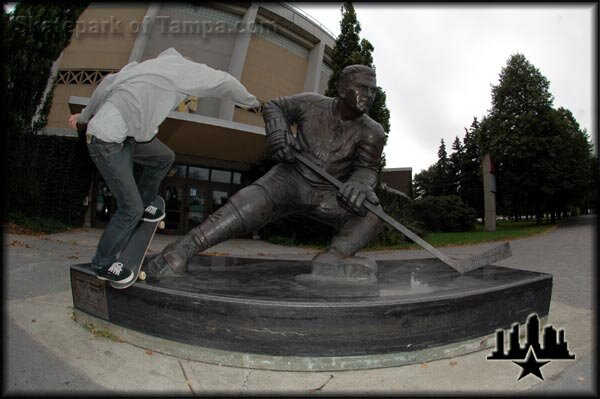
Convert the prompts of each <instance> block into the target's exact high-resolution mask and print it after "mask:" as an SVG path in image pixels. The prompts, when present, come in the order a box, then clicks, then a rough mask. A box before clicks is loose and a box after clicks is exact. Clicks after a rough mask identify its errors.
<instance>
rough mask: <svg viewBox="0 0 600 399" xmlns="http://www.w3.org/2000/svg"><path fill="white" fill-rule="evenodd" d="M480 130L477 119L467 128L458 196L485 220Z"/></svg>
mask: <svg viewBox="0 0 600 399" xmlns="http://www.w3.org/2000/svg"><path fill="white" fill-rule="evenodd" d="M478 129H479V121H478V120H477V118H473V122H472V123H471V126H470V128H469V129H467V128H465V136H464V138H463V156H462V163H461V169H460V177H459V182H458V186H459V188H458V195H459V196H460V198H461V199H462V201H463V202H464V203H465V205H466V206H468V207H470V208H472V209H474V210H475V212H476V214H477V217H480V218H483V215H484V208H483V177H482V173H481V160H480V159H481V156H482V154H480V151H479V145H478V139H477V135H478Z"/></svg>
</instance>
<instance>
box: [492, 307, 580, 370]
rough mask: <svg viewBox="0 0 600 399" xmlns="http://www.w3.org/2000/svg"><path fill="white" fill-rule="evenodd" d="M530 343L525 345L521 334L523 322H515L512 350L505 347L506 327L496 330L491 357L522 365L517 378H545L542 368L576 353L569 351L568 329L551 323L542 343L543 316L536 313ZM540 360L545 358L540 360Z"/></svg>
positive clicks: (531, 318)
mask: <svg viewBox="0 0 600 399" xmlns="http://www.w3.org/2000/svg"><path fill="white" fill-rule="evenodd" d="M526 325H527V327H526V329H527V333H526V342H525V345H524V346H522V345H521V342H520V337H519V324H518V323H517V324H513V326H512V330H511V332H510V333H509V339H508V351H505V350H504V344H505V342H504V330H499V331H497V332H496V350H495V351H493V352H492V353H491V354H490V355H489V356H488V357H487V359H488V360H512V362H513V363H514V364H516V365H517V366H519V367H521V369H522V370H521V374H520V375H519V378H518V379H517V381H519V380H521V379H522V378H525V377H527V376H528V375H529V374H532V375H534V376H536V377H537V378H539V379H541V380H543V379H544V376H543V375H542V371H541V368H542V367H544V366H545V365H546V364H548V363H550V361H551V360H573V359H575V355H573V354H571V353H569V349H568V348H567V341H566V340H565V331H564V330H559V331H556V330H555V329H554V327H552V326H551V325H549V326H546V327H544V332H543V335H542V341H541V342H540V330H539V325H540V322H539V319H538V316H537V315H536V314H535V313H534V314H532V315H530V316H529V318H528V319H527V324H526ZM540 359H541V360H542V361H540Z"/></svg>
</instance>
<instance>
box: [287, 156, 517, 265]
mask: <svg viewBox="0 0 600 399" xmlns="http://www.w3.org/2000/svg"><path fill="white" fill-rule="evenodd" d="M296 159H297V160H298V161H300V162H301V163H302V164H304V165H305V166H306V167H308V168H309V169H311V170H312V171H313V172H315V173H317V174H319V175H320V176H321V177H323V178H324V179H325V180H327V181H328V182H329V183H331V184H333V185H334V186H335V187H336V188H338V189H339V188H340V187H341V186H342V183H341V182H340V181H339V180H337V179H336V178H335V177H333V176H332V175H331V174H329V173H327V172H326V171H325V170H323V169H322V168H320V167H319V166H317V165H315V164H314V163H313V162H312V161H310V160H309V159H307V158H306V157H305V156H304V155H302V154H299V153H296ZM363 204H364V207H365V208H367V210H369V211H370V212H372V213H374V214H375V215H376V216H378V217H379V218H380V219H381V220H383V221H384V222H386V223H388V224H389V225H390V226H392V227H393V228H395V229H396V230H398V231H400V232H401V233H402V234H404V235H405V236H406V237H408V238H409V239H411V240H412V241H413V242H415V243H416V244H418V245H419V246H421V247H422V248H423V249H424V250H426V251H427V252H429V253H430V254H432V255H433V256H435V257H436V258H438V259H439V260H441V261H442V262H444V263H445V264H447V265H448V266H450V267H451V268H453V269H454V270H456V271H457V272H459V273H461V274H462V273H466V272H469V271H471V270H475V269H478V268H480V267H483V266H486V265H489V264H491V263H494V262H497V261H499V260H502V259H506V258H509V257H511V256H512V251H511V249H510V243H508V242H505V243H504V244H502V245H500V246H498V247H495V248H492V249H490V250H488V251H485V252H483V253H481V254H479V255H474V256H471V257H469V258H466V259H451V258H449V257H448V256H447V255H445V254H443V253H442V252H440V251H438V250H437V249H435V248H434V247H433V246H431V244H429V243H428V242H427V241H425V240H423V239H422V238H421V237H419V236H418V235H416V234H415V233H413V232H412V231H410V230H409V229H408V228H407V227H405V226H404V225H402V224H401V223H400V222H398V221H397V220H396V219H394V218H392V217H391V216H390V215H388V214H387V213H385V212H384V210H383V209H382V208H378V207H377V206H376V205H373V204H372V203H370V202H369V201H365V202H364V203H363Z"/></svg>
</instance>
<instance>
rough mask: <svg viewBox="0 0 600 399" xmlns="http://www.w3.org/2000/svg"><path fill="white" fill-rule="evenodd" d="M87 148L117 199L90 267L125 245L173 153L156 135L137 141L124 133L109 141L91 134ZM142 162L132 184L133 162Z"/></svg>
mask: <svg viewBox="0 0 600 399" xmlns="http://www.w3.org/2000/svg"><path fill="white" fill-rule="evenodd" d="M88 151H89V152H90V156H91V158H92V160H93V161H94V164H96V167H97V168H98V171H99V172H100V174H101V175H102V177H103V178H104V180H105V181H106V184H107V185H108V188H110V191H111V192H112V194H113V196H114V197H115V199H116V200H117V206H118V209H117V212H115V214H114V215H113V216H112V218H111V219H110V222H109V223H108V225H107V226H106V228H105V229H104V232H103V233H102V236H101V237H100V242H99V243H98V249H97V250H96V255H95V256H94V257H93V258H92V268H93V269H96V270H101V269H106V268H108V267H110V266H111V265H112V264H113V262H115V261H116V260H117V256H118V255H119V253H120V252H121V251H122V250H123V249H124V248H125V246H126V245H127V242H128V241H129V238H130V237H131V235H132V234H133V232H134V230H135V228H136V226H137V224H138V223H139V221H140V220H141V218H142V215H143V213H144V209H145V208H146V206H148V205H150V203H151V202H152V201H153V200H154V197H155V196H156V194H157V192H158V188H159V186H160V183H161V181H162V180H163V179H164V177H165V176H166V175H167V173H168V172H169V170H170V169H171V165H172V164H173V162H174V161H175V153H174V152H173V151H172V150H171V149H170V148H169V147H167V146H166V145H164V144H163V143H162V142H161V141H160V140H159V139H158V138H154V139H153V140H152V141H149V142H146V143H137V142H136V141H135V140H134V139H133V138H131V137H128V138H127V139H125V141H123V142H122V143H109V142H105V141H102V140H99V139H97V138H96V137H94V136H92V138H91V142H90V143H88ZM134 162H135V163H139V164H141V165H143V166H144V170H143V172H142V176H141V177H140V179H139V182H138V183H137V184H136V181H135V178H134V176H133V163H134Z"/></svg>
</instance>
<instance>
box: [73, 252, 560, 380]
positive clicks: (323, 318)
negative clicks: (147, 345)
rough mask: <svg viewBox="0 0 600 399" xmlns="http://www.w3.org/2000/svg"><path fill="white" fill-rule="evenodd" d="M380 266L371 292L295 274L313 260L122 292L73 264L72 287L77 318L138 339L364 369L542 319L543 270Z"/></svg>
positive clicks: (226, 261) (213, 268)
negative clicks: (360, 362)
mask: <svg viewBox="0 0 600 399" xmlns="http://www.w3.org/2000/svg"><path fill="white" fill-rule="evenodd" d="M378 267H379V275H378V280H379V281H378V282H377V284H375V285H367V286H360V285H357V286H352V285H337V284H332V285H330V286H327V285H324V284H323V283H322V282H320V283H319V284H312V283H311V282H310V281H297V280H296V279H295V276H297V275H300V274H307V273H310V270H311V264H310V261H293V260H266V259H264V260H263V259H244V258H232V257H209V256H196V257H194V258H193V259H192V260H191V262H190V264H189V274H188V275H187V276H185V277H179V278H175V277H173V278H162V279H160V280H155V281H153V280H147V281H138V282H136V283H135V284H134V285H133V286H131V287H130V288H128V289H125V290H116V289H113V288H112V287H110V285H109V284H106V283H105V282H103V281H100V280H98V279H97V278H95V277H94V275H93V273H92V271H91V268H90V265H89V264H83V265H74V266H72V267H71V285H72V291H73V303H74V305H75V308H76V309H77V310H79V311H81V312H80V314H88V315H92V316H95V317H97V318H99V319H103V320H105V321H108V322H110V323H111V324H113V325H116V326H119V327H123V328H125V329H127V330H130V331H135V332H138V333H141V334H144V335H147V336H152V337H157V338H160V339H164V340H167V341H174V342H177V343H182V344H185V345H188V346H191V347H198V348H199V350H215V351H217V352H223V353H240V354H247V355H248V356H254V355H258V356H275V357H294V358H296V357H300V358H322V359H325V358H328V359H339V360H338V364H340V363H339V362H341V360H342V359H350V358H351V357H358V358H364V357H365V356H367V357H371V358H372V359H371V361H368V362H366V363H364V365H365V368H368V366H367V364H375V363H377V362H374V361H372V360H373V359H374V358H380V359H385V358H389V359H396V360H395V361H392V363H394V362H396V363H397V362H398V360H397V359H398V356H400V357H401V358H406V359H408V358H413V359H414V358H415V356H412V357H411V352H414V353H412V355H417V352H415V351H420V352H418V353H421V354H424V353H440V350H441V351H442V352H443V351H444V350H445V349H443V348H448V345H450V347H456V345H458V347H460V346H461V345H463V346H464V345H466V344H465V343H469V342H471V343H477V342H480V343H481V342H483V341H482V340H486V339H489V337H490V336H493V334H494V332H495V331H496V330H497V329H501V328H502V329H508V328H510V327H511V325H512V324H514V323H519V324H524V323H525V322H526V320H527V317H528V316H529V315H530V314H531V313H536V314H537V315H538V316H539V317H540V319H541V318H543V317H546V316H547V315H548V310H549V306H550V297H551V293H552V276H551V275H549V274H545V273H537V272H529V271H523V270H516V269H509V268H504V267H498V266H486V267H483V268H480V269H476V270H474V271H471V272H469V273H466V274H463V275H461V274H459V273H458V272H456V271H454V270H453V269H451V268H450V267H449V266H447V265H445V264H444V263H442V262H441V261H439V260H437V259H418V260H403V261H379V262H378ZM486 337H487V338H486ZM472 345H475V344H471V347H472ZM477 345H478V347H481V348H480V349H483V347H485V346H486V345H487V344H477ZM477 345H476V346H477ZM482 345H483V347H482ZM467 346H468V345H467ZM488 346H489V345H488ZM472 350H477V349H472ZM472 350H471V351H472ZM423 351H425V352H423ZM465 353H466V352H465ZM459 354H460V353H459ZM373 356H374V358H373ZM425 357H427V356H425ZM416 358H419V359H420V360H419V361H426V360H427V359H425V358H424V357H423V356H417V357H416ZM429 360H432V359H429ZM313 363H314V362H313ZM326 363H327V361H326ZM342 363H343V362H342ZM380 364H381V362H380ZM389 365H394V364H389ZM376 367H387V366H385V365H384V366H382V365H379V366H376ZM310 369H312V368H310ZM325 369H327V368H325Z"/></svg>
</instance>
